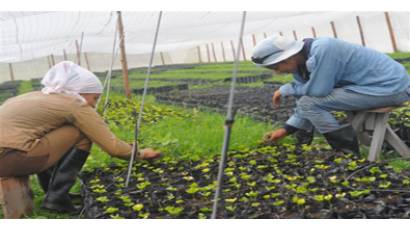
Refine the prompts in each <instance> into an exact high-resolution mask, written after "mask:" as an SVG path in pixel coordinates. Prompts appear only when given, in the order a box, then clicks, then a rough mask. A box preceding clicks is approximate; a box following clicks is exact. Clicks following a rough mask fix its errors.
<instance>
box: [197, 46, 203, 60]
mask: <svg viewBox="0 0 410 230" xmlns="http://www.w3.org/2000/svg"><path fill="white" fill-rule="evenodd" d="M196 51H197V53H198V61H199V63H202V55H201V47H199V46H197V47H196Z"/></svg>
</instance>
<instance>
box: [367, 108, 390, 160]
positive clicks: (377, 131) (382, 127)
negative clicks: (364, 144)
mask: <svg viewBox="0 0 410 230" xmlns="http://www.w3.org/2000/svg"><path fill="white" fill-rule="evenodd" d="M375 117H376V118H375V127H374V132H373V137H372V143H371V145H370V150H369V155H368V157H367V159H368V160H369V161H376V160H377V159H378V157H379V154H380V152H381V149H382V145H383V142H384V137H385V134H386V129H387V127H386V123H387V119H388V118H389V114H376V116H375Z"/></svg>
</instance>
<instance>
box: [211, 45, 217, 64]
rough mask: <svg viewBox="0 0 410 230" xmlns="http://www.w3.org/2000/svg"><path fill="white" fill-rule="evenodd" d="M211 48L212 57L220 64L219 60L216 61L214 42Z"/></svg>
mask: <svg viewBox="0 0 410 230" xmlns="http://www.w3.org/2000/svg"><path fill="white" fill-rule="evenodd" d="M211 48H212V56H213V57H214V61H215V62H218V60H217V59H216V53H215V46H214V43H213V42H212V43H211Z"/></svg>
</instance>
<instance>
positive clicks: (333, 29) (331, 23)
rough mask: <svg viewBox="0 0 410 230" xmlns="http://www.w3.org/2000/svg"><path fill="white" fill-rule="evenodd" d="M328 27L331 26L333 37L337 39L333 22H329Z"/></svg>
mask: <svg viewBox="0 0 410 230" xmlns="http://www.w3.org/2000/svg"><path fill="white" fill-rule="evenodd" d="M330 25H331V26H332V31H333V37H334V38H337V32H336V26H335V23H334V22H333V21H331V22H330Z"/></svg>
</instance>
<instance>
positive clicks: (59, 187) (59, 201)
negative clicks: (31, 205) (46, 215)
mask: <svg viewBox="0 0 410 230" xmlns="http://www.w3.org/2000/svg"><path fill="white" fill-rule="evenodd" d="M88 155H89V152H87V151H84V150H80V149H75V148H74V149H72V150H71V151H69V152H68V153H67V154H66V155H65V156H64V157H63V158H62V159H61V160H60V161H59V162H58V164H57V165H56V166H55V167H54V170H53V173H52V175H51V178H50V183H49V185H48V189H47V193H46V196H45V198H44V201H43V203H42V205H41V207H42V208H44V209H49V210H53V211H57V212H63V213H76V212H79V211H80V210H79V209H78V208H76V207H75V206H74V205H73V203H72V201H71V199H70V196H69V193H68V192H69V191H70V189H71V187H72V186H73V185H74V183H75V181H76V179H77V175H78V173H79V172H80V170H81V168H82V167H83V165H84V163H85V161H86V160H87V157H88Z"/></svg>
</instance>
